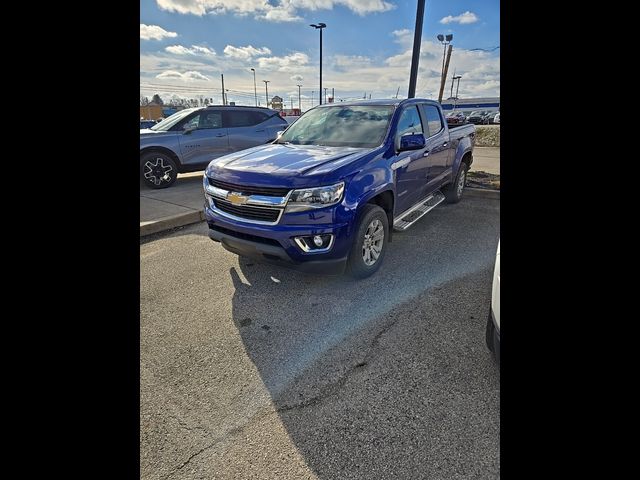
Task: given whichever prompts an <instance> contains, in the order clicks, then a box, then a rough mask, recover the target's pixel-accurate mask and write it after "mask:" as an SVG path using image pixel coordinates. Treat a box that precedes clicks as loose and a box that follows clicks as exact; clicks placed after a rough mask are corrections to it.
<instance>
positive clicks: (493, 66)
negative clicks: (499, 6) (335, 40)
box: [140, 29, 500, 109]
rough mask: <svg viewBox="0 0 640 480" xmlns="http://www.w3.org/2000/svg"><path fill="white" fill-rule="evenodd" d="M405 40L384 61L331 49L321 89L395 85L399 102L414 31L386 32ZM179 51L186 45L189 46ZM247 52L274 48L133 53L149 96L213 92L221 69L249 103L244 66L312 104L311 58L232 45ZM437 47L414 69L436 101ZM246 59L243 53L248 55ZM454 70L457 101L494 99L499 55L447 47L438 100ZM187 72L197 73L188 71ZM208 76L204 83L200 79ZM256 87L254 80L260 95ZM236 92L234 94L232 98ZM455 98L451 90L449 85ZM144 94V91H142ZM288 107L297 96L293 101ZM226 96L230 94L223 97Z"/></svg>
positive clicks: (385, 94)
mask: <svg viewBox="0 0 640 480" xmlns="http://www.w3.org/2000/svg"><path fill="white" fill-rule="evenodd" d="M405 37H406V38H408V39H410V40H409V41H408V43H403V42H401V41H397V42H390V45H391V48H393V50H395V51H392V52H391V54H388V55H386V56H375V55H371V56H370V57H367V56H362V55H349V54H345V53H342V52H341V49H337V51H336V52H332V53H331V54H330V55H329V56H327V59H326V63H325V65H324V66H323V67H324V68H323V85H324V86H326V87H328V88H329V92H331V89H332V88H335V92H336V97H337V98H338V99H345V100H346V99H348V98H353V99H357V98H362V96H363V94H364V93H365V92H366V94H367V97H368V96H369V93H371V94H372V98H390V97H393V96H395V94H396V90H397V89H398V87H400V94H399V98H406V94H407V89H408V85H409V71H410V65H411V54H412V43H413V33H412V32H411V31H408V32H407V31H406V29H404V30H397V31H396V33H393V32H391V31H389V32H388V37H387V38H389V39H393V40H395V39H398V40H400V39H402V38H405ZM186 47H189V48H192V47H191V46H190V45H186ZM248 47H252V48H253V49H255V50H258V51H263V52H264V51H265V50H264V49H267V48H268V49H269V51H271V50H274V52H276V53H277V54H274V53H271V54H268V55H266V56H258V57H252V61H251V62H249V61H247V60H246V59H243V58H239V57H238V56H228V55H226V54H225V55H223V54H221V53H220V54H219V55H216V56H205V55H193V54H184V55H175V54H170V53H168V52H166V51H165V50H161V51H159V52H153V53H150V52H149V53H146V52H143V53H141V55H140V82H141V92H148V94H149V95H152V94H153V93H156V92H155V90H158V91H160V90H161V89H160V88H159V87H158V84H160V85H166V87H165V86H163V87H162V91H167V92H172V93H177V94H180V95H182V94H183V93H184V94H187V93H189V94H193V95H195V94H198V93H203V94H204V95H206V96H212V95H214V96H215V95H219V90H220V86H219V78H220V72H224V81H225V85H226V86H227V87H229V88H232V89H233V90H235V92H236V93H235V94H234V95H235V96H234V97H233V98H234V101H237V102H238V103H239V104H246V105H253V104H254V102H255V100H254V98H255V97H254V84H253V75H252V73H251V71H249V70H248V67H249V66H253V67H255V68H256V74H257V75H256V76H257V81H258V82H260V80H262V79H265V80H270V83H269V94H270V95H279V96H281V97H282V98H285V99H288V98H289V93H294V92H296V91H297V87H296V86H295V85H296V84H303V86H302V89H301V90H302V92H301V93H302V107H303V109H307V108H310V107H311V101H310V99H311V97H312V93H311V92H314V93H313V97H314V99H315V102H314V104H317V100H318V85H317V83H318V80H317V79H318V63H317V58H313V59H312V58H310V57H309V56H308V55H309V52H299V51H284V52H282V51H277V50H276V49H275V48H273V49H272V48H270V47H269V46H268V44H267V45H259V46H258V47H256V46H251V45H245V46H236V47H235V48H238V49H247V52H252V50H250V49H248ZM442 53H443V52H442V45H441V44H440V43H439V42H437V41H436V40H435V39H433V40H423V42H422V45H421V55H420V65H419V70H418V84H417V88H416V95H417V96H419V97H426V98H437V96H438V91H439V88H440V72H441V68H442ZM247 54H249V53H247ZM454 71H455V74H456V75H461V76H462V78H461V80H460V91H459V96H460V97H461V98H474V97H495V96H499V95H500V50H496V51H493V52H485V51H470V50H465V49H462V48H459V47H458V46H456V45H454V47H453V52H452V55H451V62H450V65H449V71H448V74H447V82H446V84H445V89H444V98H448V97H449V95H450V91H451V77H452V75H453V73H454ZM188 72H196V73H195V74H194V73H188ZM202 77H204V78H209V79H210V80H209V81H208V82H207V81H204V79H203V78H202ZM172 85H174V86H175V85H186V86H188V87H189V88H188V89H185V88H183V89H179V88H172ZM260 86H262V84H261V83H259V87H258V88H259V91H260ZM261 91H262V96H259V97H258V100H261V101H262V104H264V87H263V86H262V90H261ZM238 92H239V93H238ZM454 93H455V88H454ZM145 94H146V93H145ZM294 97H295V99H294V104H295V103H296V100H297V96H294ZM230 98H231V97H230Z"/></svg>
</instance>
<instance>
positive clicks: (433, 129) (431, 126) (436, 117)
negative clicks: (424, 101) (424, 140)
mask: <svg viewBox="0 0 640 480" xmlns="http://www.w3.org/2000/svg"><path fill="white" fill-rule="evenodd" d="M423 108H424V113H425V116H426V117H427V131H428V136H429V137H431V136H433V135H435V134H436V133H438V132H439V131H440V130H442V128H443V125H442V118H440V112H438V108H437V107H435V106H433V105H423Z"/></svg>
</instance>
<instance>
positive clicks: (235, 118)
mask: <svg viewBox="0 0 640 480" xmlns="http://www.w3.org/2000/svg"><path fill="white" fill-rule="evenodd" d="M267 118H269V115H268V114H266V113H265V112H255V111H251V110H231V111H229V112H227V119H228V125H227V126H228V127H231V128H233V127H252V126H253V125H258V124H259V123H262V122H264V121H265V120H266V119H267Z"/></svg>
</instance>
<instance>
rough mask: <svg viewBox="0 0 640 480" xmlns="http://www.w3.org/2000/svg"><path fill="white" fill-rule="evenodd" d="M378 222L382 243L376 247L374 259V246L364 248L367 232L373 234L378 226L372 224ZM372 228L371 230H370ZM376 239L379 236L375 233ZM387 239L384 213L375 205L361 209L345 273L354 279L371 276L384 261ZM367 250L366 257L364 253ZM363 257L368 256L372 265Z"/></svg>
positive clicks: (368, 205)
mask: <svg viewBox="0 0 640 480" xmlns="http://www.w3.org/2000/svg"><path fill="white" fill-rule="evenodd" d="M376 220H377V221H379V222H380V223H381V224H382V231H383V235H382V243H380V244H379V245H378V246H379V248H380V252H379V253H378V257H377V258H374V256H375V252H376V251H377V250H376V249H375V246H376V245H375V244H373V245H372V246H371V247H366V246H365V241H366V242H367V243H369V238H370V237H368V236H367V235H368V232H369V233H373V231H374V230H376V228H377V227H378V224H376V223H374V222H375V221H376ZM372 228H373V230H371V229H372ZM375 235H376V237H377V236H378V235H379V233H378V232H375ZM388 238H389V219H388V218H387V214H386V212H385V211H384V210H383V209H382V208H380V207H379V206H377V205H373V204H367V205H365V206H364V207H362V212H361V214H360V222H359V223H358V228H357V229H356V231H355V236H354V240H353V246H352V247H351V252H349V259H348V260H347V272H348V273H349V275H351V276H352V277H354V278H366V277H368V276H370V275H373V274H374V273H375V272H376V271H377V270H378V268H380V265H381V264H382V261H383V259H384V254H385V252H386V251H387V240H388ZM365 250H368V255H367V253H366V252H365ZM365 256H368V259H369V261H370V262H371V261H372V262H373V263H370V264H369V263H367V261H366V260H365Z"/></svg>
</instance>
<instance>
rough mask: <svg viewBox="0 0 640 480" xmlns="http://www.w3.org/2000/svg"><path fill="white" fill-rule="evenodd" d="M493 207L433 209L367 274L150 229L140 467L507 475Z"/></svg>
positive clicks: (193, 232)
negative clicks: (493, 309) (252, 256)
mask: <svg viewBox="0 0 640 480" xmlns="http://www.w3.org/2000/svg"><path fill="white" fill-rule="evenodd" d="M499 204H500V202H499V200H498V199H490V198H481V197H472V196H467V197H465V198H464V199H463V200H462V202H461V203H459V204H456V205H441V206H439V207H437V208H436V209H434V210H433V211H432V212H430V213H429V214H428V215H426V216H425V217H424V218H423V219H421V220H420V221H419V222H418V223H417V224H416V225H414V226H413V227H412V228H410V229H409V230H407V231H406V232H403V233H397V234H394V238H393V242H392V243H391V244H390V245H389V249H388V251H387V254H386V258H385V260H384V264H383V265H382V267H381V269H380V270H379V271H378V272H377V274H376V275H374V276H372V277H370V278H368V279H365V280H361V281H355V280H351V279H350V278H348V277H321V276H307V275H304V274H301V273H297V272H294V271H290V270H286V269H283V268H279V267H275V266H268V265H261V264H258V263H255V262H253V261H250V260H245V259H239V258H238V257H237V256H235V255H233V254H231V253H229V252H227V251H226V250H224V249H223V248H222V247H221V246H220V245H219V244H217V243H214V242H212V241H211V240H210V239H209V238H208V236H207V226H206V223H200V224H196V225H192V226H189V227H184V228H183V229H181V230H178V231H175V232H172V233H169V234H163V235H159V236H153V237H146V238H144V239H141V245H140V266H141V279H140V285H141V287H140V297H141V298H140V309H141V326H140V337H141V339H140V367H141V374H140V396H141V397H140V398H141V399H140V422H141V423H140V462H141V466H140V473H141V478H143V479H167V478H171V479H211V478H215V479H232V478H233V479H236V478H243V479H245V478H260V479H263V478H264V479H299V478H313V479H348V478H358V479H377V478H380V479H383V478H384V479H389V478H412V479H413V478H428V479H466V478H469V479H471V478H473V479H494V478H499V476H500V473H499V470H500V469H499V464H500V459H499V445H500V417H499V411H500V402H499V396H500V377H499V369H498V368H497V366H496V364H495V363H494V362H493V360H492V358H491V356H490V354H489V352H488V351H487V349H486V346H485V343H484V329H485V325H486V319H487V314H488V310H489V301H490V292H491V278H492V272H493V264H494V260H495V252H496V247H497V244H498V237H499V214H500V208H499Z"/></svg>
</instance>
